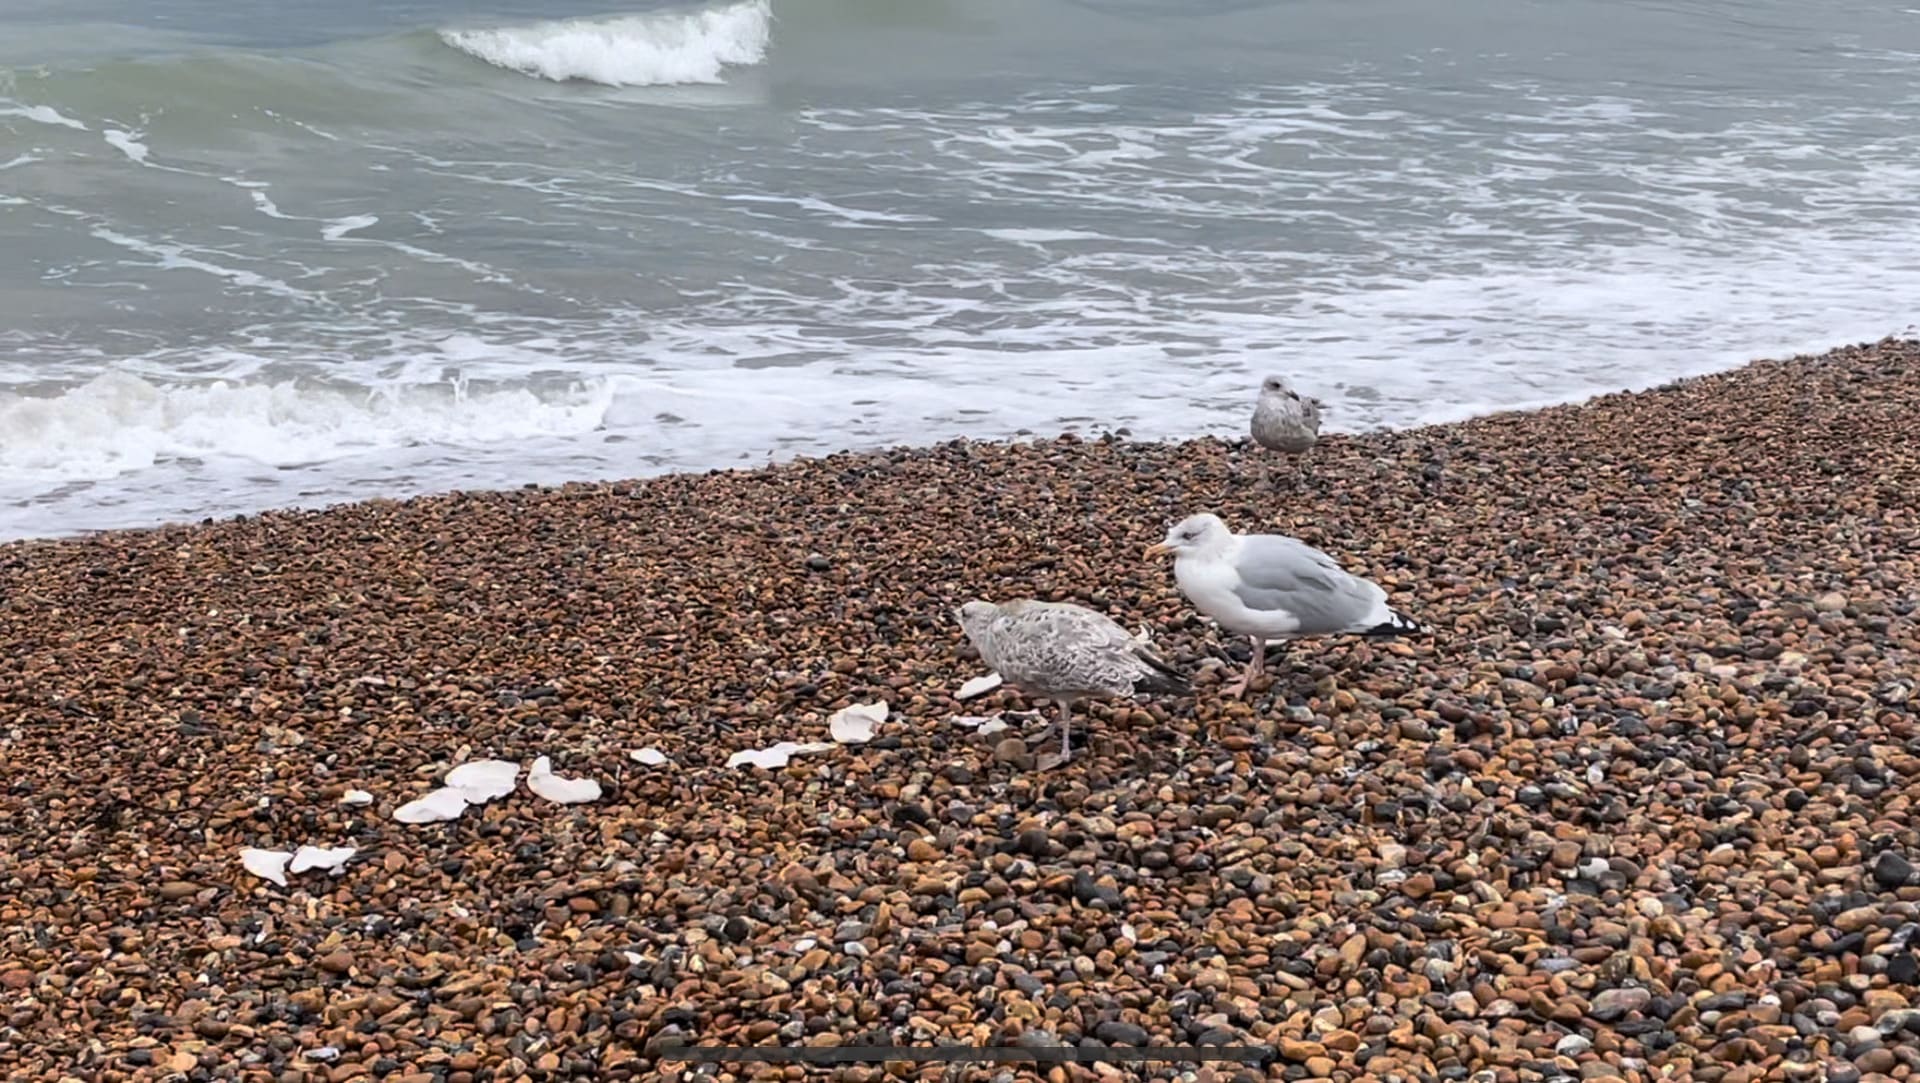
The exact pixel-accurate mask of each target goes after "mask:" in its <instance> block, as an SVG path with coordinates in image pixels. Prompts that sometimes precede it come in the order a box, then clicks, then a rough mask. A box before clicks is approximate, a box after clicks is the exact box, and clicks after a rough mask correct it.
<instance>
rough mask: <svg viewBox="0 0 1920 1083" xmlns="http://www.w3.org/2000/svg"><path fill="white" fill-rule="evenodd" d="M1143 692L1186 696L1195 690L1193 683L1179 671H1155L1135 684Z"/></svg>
mask: <svg viewBox="0 0 1920 1083" xmlns="http://www.w3.org/2000/svg"><path fill="white" fill-rule="evenodd" d="M1134 687H1135V688H1137V689H1139V690H1140V691H1142V692H1152V693H1154V694H1156V695H1162V696H1184V695H1186V694H1187V693H1189V692H1191V691H1193V684H1192V683H1191V682H1189V681H1188V680H1187V679H1186V678H1185V677H1183V676H1181V675H1180V674H1178V673H1161V672H1155V673H1153V674H1151V675H1150V676H1146V677H1142V678H1141V679H1140V680H1139V681H1137V682H1136V683H1135V684H1134Z"/></svg>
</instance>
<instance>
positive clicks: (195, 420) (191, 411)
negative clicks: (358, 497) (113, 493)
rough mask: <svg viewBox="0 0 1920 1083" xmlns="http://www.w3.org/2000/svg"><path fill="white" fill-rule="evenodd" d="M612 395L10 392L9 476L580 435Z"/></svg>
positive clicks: (403, 388)
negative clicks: (38, 393)
mask: <svg viewBox="0 0 1920 1083" xmlns="http://www.w3.org/2000/svg"><path fill="white" fill-rule="evenodd" d="M607 401H608V400H607V392H606V391H605V390H604V389H598V390H596V389H592V388H583V389H581V390H578V391H575V392H571V393H560V394H549V395H546V396H542V395H539V394H536V393H534V392H533V391H530V390H527V389H526V388H524V387H521V388H511V389H506V390H498V391H478V392H476V391H472V390H462V389H461V388H459V387H457V386H447V385H439V386H434V385H398V386H394V387H389V388H384V389H378V390H376V389H372V388H362V389H357V390H343V389H340V388H323V387H314V386H310V385H303V384H300V383H297V382H294V381H283V382H277V383H275V382H263V381H256V382H240V383H229V382H227V381H224V380H216V381H211V382H206V383H181V382H173V383H164V384H162V383H154V382H151V381H148V380H146V379H142V378H141V377H139V376H135V375H131V374H128V373H124V372H110V373H107V374H106V375H103V376H98V377H96V378H94V379H92V380H90V381H88V382H87V383H85V384H83V385H81V386H79V387H75V388H72V389H70V390H67V391H64V392H62V393H60V394H57V395H53V396H48V397H38V396H31V395H23V394H16V393H11V392H0V433H6V434H7V436H8V439H6V440H4V441H0V475H6V476H8V477H9V478H10V479H11V480H12V481H14V482H29V483H30V482H33V481H34V480H35V479H38V480H39V481H40V482H42V483H45V482H54V481H63V482H64V481H76V480H100V479H105V478H111V477H114V476H116V475H120V474H124V473H126V472H128V471H134V470H141V469H144V468H147V467H150V466H153V465H154V464H156V463H159V462H162V461H165V460H175V459H239V460H244V461H247V462H251V463H256V464H266V465H269V466H289V465H295V464H300V463H311V462H322V461H327V460H333V459H339V458H341V457H343V456H348V455H353V454H358V453H365V452H370V451H379V450H382V449H392V448H401V447H406V446H409V445H413V444H419V443H434V444H441V443H445V444H453V445H467V444H475V443H485V442H489V441H514V440H520V439H527V438H534V437H543V436H555V435H577V434H580V433H584V432H589V431H591V430H592V429H593V428H594V427H595V426H597V425H598V424H599V423H600V419H601V417H602V416H603V415H604V414H605V412H606V408H607Z"/></svg>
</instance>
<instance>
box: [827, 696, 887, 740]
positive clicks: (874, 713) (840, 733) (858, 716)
mask: <svg viewBox="0 0 1920 1083" xmlns="http://www.w3.org/2000/svg"><path fill="white" fill-rule="evenodd" d="M886 720H887V705H886V704H884V703H860V704H855V705H854V706H852V707H844V708H842V709H840V710H838V711H835V712H834V713H833V717H832V718H830V719H828V720H827V732H828V733H829V734H831V735H832V737H833V739H834V740H835V741H838V742H839V743H841V744H843V745H863V744H866V743H867V742H868V741H871V740H873V731H874V727H876V726H878V725H880V723H882V722H885V721H886Z"/></svg>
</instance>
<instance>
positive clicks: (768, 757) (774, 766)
mask: <svg viewBox="0 0 1920 1083" xmlns="http://www.w3.org/2000/svg"><path fill="white" fill-rule="evenodd" d="M832 747H833V745H831V744H827V743H824V742H818V741H815V742H810V743H808V744H804V745H802V744H795V743H794V742H792V741H782V742H780V743H779V744H777V745H774V746H772V747H770V748H749V749H745V750H742V751H740V752H735V753H734V754H733V755H731V756H728V757H727V766H728V767H739V766H741V765H743V764H745V765H750V766H753V767H764V768H766V769H767V770H769V771H774V770H778V769H780V768H782V767H785V766H786V765H787V761H788V760H791V759H792V758H793V757H795V756H799V755H802V754H804V753H808V752H824V751H826V750H827V749H829V748H832Z"/></svg>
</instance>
